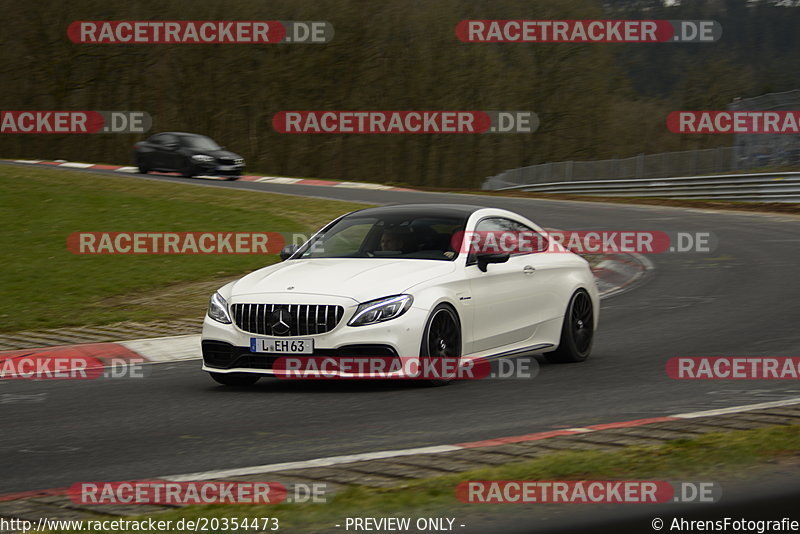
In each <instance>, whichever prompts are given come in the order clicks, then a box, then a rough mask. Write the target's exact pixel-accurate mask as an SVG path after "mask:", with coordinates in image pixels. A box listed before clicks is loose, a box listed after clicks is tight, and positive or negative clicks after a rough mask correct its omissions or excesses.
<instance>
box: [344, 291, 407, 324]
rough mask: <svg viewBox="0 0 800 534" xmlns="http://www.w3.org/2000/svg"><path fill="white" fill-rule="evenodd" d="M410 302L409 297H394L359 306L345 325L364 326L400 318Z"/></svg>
mask: <svg viewBox="0 0 800 534" xmlns="http://www.w3.org/2000/svg"><path fill="white" fill-rule="evenodd" d="M412 302H414V297H412V296H411V295H394V296H392V297H384V298H381V299H377V300H371V301H369V302H365V303H363V304H359V306H358V309H356V313H355V315H353V318H352V319H350V322H349V323H347V324H348V326H364V325H368V324H375V323H382V322H383V321H388V320H390V319H394V318H395V317H400V316H401V315H403V314H404V313H405V312H406V311H407V310H408V309H409V308H410V307H411V303H412Z"/></svg>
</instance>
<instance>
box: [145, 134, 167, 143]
mask: <svg viewBox="0 0 800 534" xmlns="http://www.w3.org/2000/svg"><path fill="white" fill-rule="evenodd" d="M147 142H148V143H153V144H154V145H162V144H164V136H163V135H162V134H156V135H153V136H151V137H150V139H148V140H147Z"/></svg>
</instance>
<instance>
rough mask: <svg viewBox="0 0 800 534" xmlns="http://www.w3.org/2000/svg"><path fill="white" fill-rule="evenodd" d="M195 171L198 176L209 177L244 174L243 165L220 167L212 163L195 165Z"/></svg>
mask: <svg viewBox="0 0 800 534" xmlns="http://www.w3.org/2000/svg"><path fill="white" fill-rule="evenodd" d="M194 166H195V170H196V172H197V173H198V174H207V175H210V176H214V175H220V176H240V175H241V174H242V173H243V172H244V165H220V164H218V163H214V162H213V161H211V162H208V163H195V164H194Z"/></svg>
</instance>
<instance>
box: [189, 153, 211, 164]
mask: <svg viewBox="0 0 800 534" xmlns="http://www.w3.org/2000/svg"><path fill="white" fill-rule="evenodd" d="M192 159H193V160H195V161H199V162H200V163H209V162H212V161H214V158H213V157H211V156H206V155H205V154H195V155H194V156H192Z"/></svg>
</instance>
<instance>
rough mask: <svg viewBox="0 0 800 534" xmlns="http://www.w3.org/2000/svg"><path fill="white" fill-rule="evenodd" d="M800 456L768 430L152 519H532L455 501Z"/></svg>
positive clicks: (313, 522) (796, 442)
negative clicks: (511, 485) (514, 487)
mask: <svg viewBox="0 0 800 534" xmlns="http://www.w3.org/2000/svg"><path fill="white" fill-rule="evenodd" d="M798 450H800V425H794V426H774V427H767V428H761V429H755V430H744V431H732V432H725V433H719V434H707V435H703V436H700V437H696V438H692V439H685V440H676V441H670V442H666V443H664V444H663V445H657V446H647V447H628V448H625V449H622V450H620V451H612V452H605V451H569V452H560V453H553V454H550V455H547V456H543V457H541V458H538V459H535V460H529V461H525V462H519V463H513V464H506V465H503V466H497V467H493V468H486V469H478V470H474V471H469V472H465V473H459V474H457V475H448V476H442V477H436V478H429V479H421V480H417V481H413V482H409V483H406V484H403V485H401V486H398V487H395V488H389V489H371V488H365V487H350V488H347V489H345V490H343V491H341V492H339V493H338V494H336V495H335V496H334V497H333V498H332V499H330V500H329V502H327V503H325V504H278V505H263V506H259V505H238V506H230V505H215V506H190V507H187V508H183V509H180V510H174V511H169V512H164V513H159V514H156V515H153V516H151V517H153V518H156V519H158V520H162V519H163V520H173V521H177V520H179V519H181V518H187V519H193V518H200V517H203V518H212V517H218V518H222V517H228V518H233V517H236V518H244V517H248V518H254V517H275V518H278V520H279V522H280V527H281V528H280V531H281V532H318V531H323V530H324V531H336V530H343V529H336V528H334V525H335V524H342V522H343V521H344V519H345V518H346V517H387V516H388V517H429V516H444V515H446V516H449V517H457V518H458V522H460V523H464V522H465V521H466V522H469V521H474V520H479V519H482V518H485V517H497V516H498V514H499V516H500V517H506V518H507V517H509V515H510V514H529V515H530V514H535V513H538V511H539V510H540V509H543V507H544V506H545V505H538V507H533V506H526V505H519V504H518V505H490V504H485V505H484V504H482V505H477V504H471V505H470V504H463V503H461V502H459V501H458V500H457V499H456V497H455V486H456V485H457V484H458V483H459V482H463V481H467V480H608V479H618V480H679V479H681V478H684V477H685V479H687V480H697V477H702V479H703V480H715V481H717V482H721V481H731V480H734V479H736V478H739V477H740V478H746V477H749V476H753V475H754V474H756V473H758V472H759V470H760V469H764V468H765V466H769V465H771V464H772V463H774V462H775V461H776V460H781V459H785V458H787V457H791V456H793V455H796V454H797V451H798ZM691 477H694V478H691ZM264 479H265V480H268V479H269V475H264ZM723 491H724V483H723ZM551 506H554V505H551ZM572 506H573V508H574V506H578V505H572ZM585 506H591V505H585ZM631 506H633V505H631ZM97 511H98V512H102V509H101V508H98V510H97ZM142 517H144V516H142ZM140 518H141V517H140ZM173 524H174V523H173Z"/></svg>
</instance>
